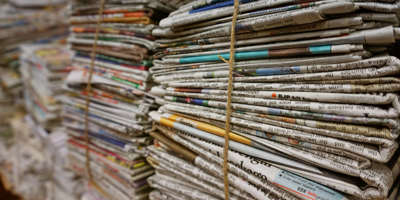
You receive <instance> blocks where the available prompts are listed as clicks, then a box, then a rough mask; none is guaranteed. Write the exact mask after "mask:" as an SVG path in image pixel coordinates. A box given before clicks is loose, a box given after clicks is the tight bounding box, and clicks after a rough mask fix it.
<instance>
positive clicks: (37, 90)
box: [19, 45, 72, 131]
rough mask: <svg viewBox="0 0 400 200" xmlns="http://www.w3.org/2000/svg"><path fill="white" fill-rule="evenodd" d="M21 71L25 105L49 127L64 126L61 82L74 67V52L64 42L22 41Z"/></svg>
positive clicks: (38, 119)
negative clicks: (29, 42)
mask: <svg viewBox="0 0 400 200" xmlns="http://www.w3.org/2000/svg"><path fill="white" fill-rule="evenodd" d="M20 48H21V51H22V53H21V55H20V67H19V69H20V73H21V76H22V82H23V85H24V89H23V96H24V105H25V109H26V110H27V111H28V112H29V113H31V114H32V116H33V117H34V118H35V120H36V121H37V122H38V123H40V124H41V125H42V126H43V127H44V128H45V129H46V130H49V131H51V130H53V129H54V128H56V127H59V126H61V121H60V112H61V103H60V101H59V100H58V98H59V97H60V95H62V88H61V86H62V84H63V82H64V79H65V77H66V76H67V75H68V72H69V71H70V70H71V69H72V68H71V57H72V52H70V51H69V50H67V49H66V48H65V47H64V46H62V45H22V46H21V47H20Z"/></svg>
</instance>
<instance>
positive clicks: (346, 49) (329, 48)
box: [163, 44, 363, 64]
mask: <svg viewBox="0 0 400 200" xmlns="http://www.w3.org/2000/svg"><path fill="white" fill-rule="evenodd" d="M362 49H363V47H362V45H351V44H344V45H326V46H312V47H304V48H292V49H279V50H269V51H249V52H237V53H235V54H234V55H235V59H237V60H249V59H261V58H275V57H290V56H304V55H315V54H336V53H350V52H352V51H357V50H362ZM217 55H219V56H222V57H223V58H224V59H229V55H230V54H229V53H223V54H209V55H204V56H201V55H200V56H185V55H182V56H173V57H174V58H168V56H166V57H164V58H163V62H164V63H179V64H188V63H197V62H216V61H218V60H217V58H219V57H218V56H217ZM171 57H172V56H171ZM219 59H220V58H219Z"/></svg>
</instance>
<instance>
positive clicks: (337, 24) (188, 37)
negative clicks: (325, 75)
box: [152, 17, 363, 44]
mask: <svg viewBox="0 0 400 200" xmlns="http://www.w3.org/2000/svg"><path fill="white" fill-rule="evenodd" d="M362 23H363V21H362V18H361V17H353V18H342V19H332V20H326V21H322V22H315V23H310V24H302V25H297V26H289V27H281V28H276V29H268V30H263V31H255V32H251V33H243V34H240V35H237V36H236V37H237V38H238V39H239V40H240V39H246V38H254V37H263V36H271V35H279V34H286V33H297V32H303V31H317V30H325V29H331V28H345V27H349V26H355V25H361V24H362ZM218 26H221V25H218ZM204 29H206V30H213V29H214V30H220V31H214V32H204V31H205V30H204ZM223 30H224V29H222V31H223ZM152 34H153V35H154V36H166V37H169V36H175V37H176V36H181V38H176V39H158V40H156V43H161V44H164V43H177V42H183V41H192V40H194V39H197V40H198V42H199V43H200V44H201V43H202V42H204V40H206V39H203V38H210V37H217V38H215V39H212V38H210V39H211V41H214V42H211V43H217V42H228V41H230V38H229V37H227V36H226V34H225V32H224V31H223V32H221V29H220V27H218V28H216V27H213V26H206V27H202V28H198V29H189V30H184V31H179V32H172V31H171V30H168V29H166V30H165V29H154V30H153V33H152ZM182 36H184V37H182ZM204 43H207V42H204Z"/></svg>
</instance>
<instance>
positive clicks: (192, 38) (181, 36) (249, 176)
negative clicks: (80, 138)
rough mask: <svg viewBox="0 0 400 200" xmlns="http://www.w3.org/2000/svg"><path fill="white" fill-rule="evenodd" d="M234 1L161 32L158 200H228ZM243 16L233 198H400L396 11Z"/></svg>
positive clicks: (384, 4) (299, 8)
mask: <svg viewBox="0 0 400 200" xmlns="http://www.w3.org/2000/svg"><path fill="white" fill-rule="evenodd" d="M233 2H234V1H203V0H202V1H196V2H195V3H190V4H187V5H183V6H181V7H180V8H179V9H178V10H176V11H174V12H172V13H171V15H170V16H169V17H168V18H166V19H163V20H161V21H160V27H161V28H160V29H155V30H153V35H154V36H160V37H164V38H163V39H160V40H156V44H157V46H158V47H159V48H160V49H161V50H162V51H159V52H158V53H156V54H155V55H154V58H155V59H157V60H154V65H155V66H154V67H152V68H151V69H150V71H151V72H152V73H154V75H153V79H154V81H155V82H157V83H160V84H161V86H160V87H153V89H152V94H154V95H157V96H159V97H160V98H159V99H156V102H157V103H159V104H160V105H163V106H162V107H160V109H159V110H158V112H156V111H154V112H151V113H150V116H151V118H152V119H153V121H155V126H156V128H157V129H158V130H159V131H160V132H153V133H151V135H152V136H153V137H155V138H156V139H157V140H156V143H155V145H154V146H152V147H149V148H148V150H149V152H150V156H149V157H148V158H147V159H148V161H149V162H150V163H151V164H152V165H153V166H154V167H155V168H156V172H157V173H156V175H154V176H152V177H150V178H149V179H148V181H149V184H150V185H151V186H152V187H154V188H157V190H156V191H154V192H152V193H151V195H150V197H152V198H153V199H168V198H177V199H205V198H207V199H221V198H224V193H223V179H222V155H223V153H222V146H223V145H224V138H223V137H224V133H225V130H224V128H225V121H226V110H225V108H226V101H227V99H228V97H227V93H226V89H227V87H228V77H229V71H228V69H229V64H228V63H225V62H224V61H223V60H228V59H229V55H230V53H229V47H230V30H231V20H232V17H231V16H232V13H233ZM239 11H240V12H239V15H238V17H237V19H238V21H237V25H236V33H237V35H236V42H235V44H236V48H235V60H236V62H235V65H234V70H233V81H234V83H233V88H234V89H233V92H232V109H233V112H232V114H231V116H232V118H231V122H230V124H231V126H230V130H231V132H230V143H229V149H230V150H229V157H228V163H229V173H230V174H229V178H228V180H229V183H230V186H231V187H230V197H231V199H241V198H244V199H382V198H387V197H388V198H389V197H390V198H395V196H396V195H397V189H398V186H399V182H400V181H399V178H398V177H399V171H400V151H399V150H398V136H399V133H400V132H399V131H400V129H399V127H400V120H399V114H400V104H399V103H400V102H399V96H398V94H397V93H398V92H399V91H400V79H399V78H398V75H399V73H400V60H399V59H398V58H396V57H393V56H390V55H389V54H388V53H387V51H388V48H390V46H391V45H393V44H394V43H395V42H396V39H400V29H399V28H396V27H397V26H398V23H399V19H398V13H399V11H400V7H399V5H398V3H397V2H394V1H390V0H389V1H372V2H371V1H365V2H364V1H355V2H353V1H316V2H309V1H295V0H283V1H274V0H260V1H255V0H248V1H241V4H240V6H239ZM396 179H397V180H396ZM396 188H397V189H396Z"/></svg>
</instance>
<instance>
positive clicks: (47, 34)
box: [0, 0, 68, 128]
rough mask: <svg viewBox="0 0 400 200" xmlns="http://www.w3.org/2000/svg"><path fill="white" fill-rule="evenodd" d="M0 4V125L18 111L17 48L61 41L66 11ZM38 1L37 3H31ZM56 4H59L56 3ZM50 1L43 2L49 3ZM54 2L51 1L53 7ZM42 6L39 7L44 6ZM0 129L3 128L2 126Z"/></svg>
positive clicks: (20, 87) (55, 8) (18, 50)
mask: <svg viewBox="0 0 400 200" xmlns="http://www.w3.org/2000/svg"><path fill="white" fill-rule="evenodd" d="M9 2H11V3H12V5H11V4H8V3H0V21H1V23H0V30H1V31H0V44H1V45H0V85H1V86H0V104H1V105H0V113H1V117H0V120H1V123H2V124H4V127H5V128H7V126H9V125H8V123H7V120H8V119H11V118H12V115H13V114H14V113H15V112H16V111H18V110H19V109H20V106H21V105H20V103H21V102H20V97H21V94H22V83H21V80H20V75H19V73H18V66H19V59H18V57H19V54H20V49H19V45H21V44H26V43H48V42H59V41H62V38H63V36H64V37H65V34H66V33H67V30H68V29H67V21H66V20H65V17H63V16H64V15H65V14H66V12H65V9H63V8H62V7H60V6H57V7H54V9H53V10H46V9H40V8H39V9H38V8H35V9H32V8H20V7H14V6H13V5H18V6H22V5H23V4H21V3H17V2H15V1H9ZM35 2H38V1H35ZM57 2H61V1H58V0H57ZM49 3H50V2H47V4H49ZM55 3H56V2H54V4H55ZM44 5H46V4H43V5H42V6H44ZM2 126H3V125H2Z"/></svg>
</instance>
